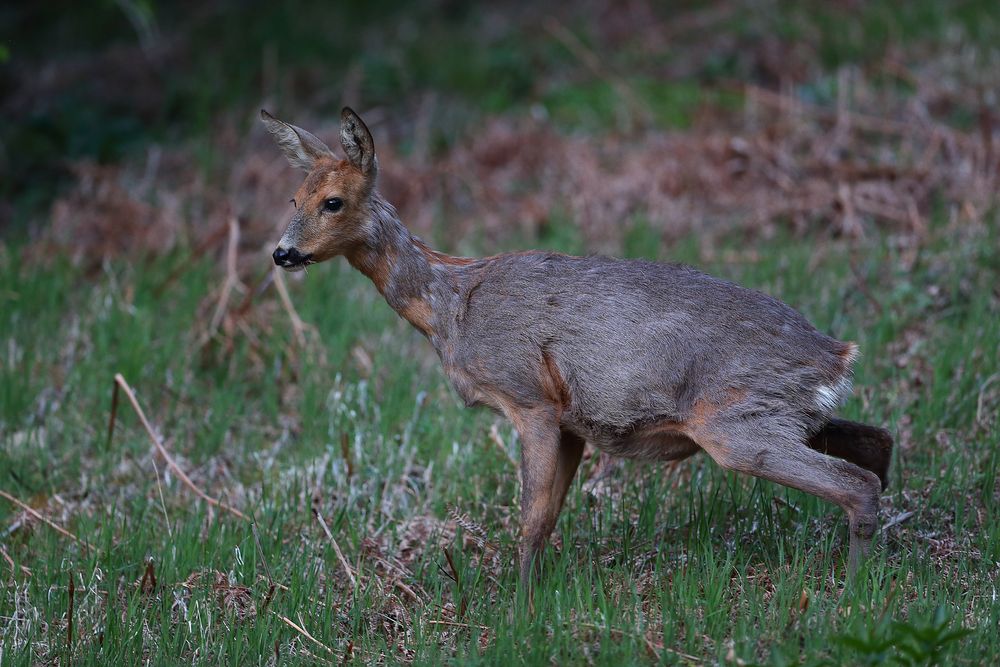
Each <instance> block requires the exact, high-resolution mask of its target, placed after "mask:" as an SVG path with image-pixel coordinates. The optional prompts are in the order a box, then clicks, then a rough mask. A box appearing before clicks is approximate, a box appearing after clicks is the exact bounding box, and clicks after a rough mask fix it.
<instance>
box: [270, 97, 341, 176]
mask: <svg viewBox="0 0 1000 667" xmlns="http://www.w3.org/2000/svg"><path fill="white" fill-rule="evenodd" d="M260 119H261V120H262V121H263V122H264V127H266V128H267V131H268V132H270V133H271V134H272V135H273V136H274V138H275V141H277V142H278V147H279V148H281V151H282V152H283V153H284V154H285V157H286V158H287V159H288V163H289V164H290V165H292V166H293V167H296V168H297V169H304V170H305V171H309V170H311V169H312V168H313V166H314V165H315V164H316V162H317V161H318V160H320V159H322V158H324V157H326V158H332V157H333V151H331V150H330V148H329V147H328V146H327V145H326V144H324V143H323V141H322V140H320V139H319V137H317V136H316V135H314V134H312V133H310V132H307V131H305V130H303V129H302V128H301V127H296V126H295V125H290V124H288V123H286V122H284V121H282V120H278V119H277V118H275V117H274V116H272V115H271V114H269V113H268V112H267V111H265V110H263V109H261V110H260Z"/></svg>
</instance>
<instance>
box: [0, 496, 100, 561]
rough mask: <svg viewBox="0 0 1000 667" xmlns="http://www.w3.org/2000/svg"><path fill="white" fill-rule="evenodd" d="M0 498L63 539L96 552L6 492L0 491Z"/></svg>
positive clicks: (88, 543)
mask: <svg viewBox="0 0 1000 667" xmlns="http://www.w3.org/2000/svg"><path fill="white" fill-rule="evenodd" d="M0 496H3V497H4V498H6V499H7V500H9V501H10V502H12V503H14V504H15V505H17V506H18V507H20V508H21V509H23V510H24V511H25V512H27V513H28V514H30V515H31V516H33V517H35V518H36V519H38V520H39V521H41V522H43V523H45V524H48V526H49V527H50V528H52V529H53V530H55V531H56V532H57V533H59V534H60V535H62V536H64V537H68V538H69V539H71V540H73V541H74V542H76V543H78V544H82V545H83V546H84V547H86V548H87V549H94V550H95V551H96V550H97V549H96V548H95V547H94V545H92V544H91V543H90V542H87V541H86V540H81V539H80V538H79V537H77V536H76V535H74V534H73V533H71V532H69V531H68V530H66V529H65V528H63V527H62V526H60V525H59V524H57V523H55V522H54V521H51V520H49V519H46V518H45V517H44V516H42V515H41V514H39V513H38V512H36V511H35V510H34V509H32V508H31V507H29V506H28V505H26V504H24V503H22V502H21V501H20V500H18V499H17V498H15V497H14V496H12V495H10V494H9V493H7V492H6V491H3V490H0Z"/></svg>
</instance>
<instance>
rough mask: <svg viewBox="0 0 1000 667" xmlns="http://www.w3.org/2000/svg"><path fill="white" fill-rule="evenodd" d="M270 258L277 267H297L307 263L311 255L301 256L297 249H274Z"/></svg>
mask: <svg viewBox="0 0 1000 667" xmlns="http://www.w3.org/2000/svg"><path fill="white" fill-rule="evenodd" d="M271 257H273V258H274V263H275V264H277V265H278V266H298V265H299V264H305V263H306V262H307V261H309V259H310V258H311V257H312V255H303V254H302V253H301V252H299V250H298V248H276V249H275V251H274V252H272V253H271Z"/></svg>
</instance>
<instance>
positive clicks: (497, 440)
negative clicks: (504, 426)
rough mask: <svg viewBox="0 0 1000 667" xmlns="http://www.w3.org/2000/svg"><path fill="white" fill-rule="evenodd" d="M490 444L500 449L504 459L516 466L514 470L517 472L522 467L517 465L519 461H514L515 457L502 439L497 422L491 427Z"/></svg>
mask: <svg viewBox="0 0 1000 667" xmlns="http://www.w3.org/2000/svg"><path fill="white" fill-rule="evenodd" d="M490 442H492V443H493V444H494V445H496V446H497V447H499V448H500V451H501V452H503V456H504V458H505V459H507V460H508V461H510V464H511V465H512V466H514V470H517V469H518V468H519V467H520V466H518V465H517V461H515V460H514V457H513V456H511V454H510V451H509V450H508V449H507V445H506V444H505V443H504V441H503V438H501V437H500V429H498V428H497V424H496V422H493V424H491V425H490Z"/></svg>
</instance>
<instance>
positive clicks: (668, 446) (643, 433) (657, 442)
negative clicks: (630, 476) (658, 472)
mask: <svg viewBox="0 0 1000 667" xmlns="http://www.w3.org/2000/svg"><path fill="white" fill-rule="evenodd" d="M594 444H595V445H596V446H597V447H598V448H600V449H601V450H603V451H605V452H607V453H609V454H612V455H614V456H621V457H623V458H627V459H643V460H647V461H679V460H680V459H686V458H687V457H689V456H691V455H692V454H694V453H695V452H697V451H698V450H699V449H701V448H700V447H699V446H698V443H696V442H695V441H694V440H692V439H691V438H689V437H688V436H686V435H684V434H683V433H681V432H679V431H677V430H674V429H673V428H671V427H664V426H659V425H654V426H650V427H647V428H643V429H640V430H637V431H635V432H633V433H629V434H628V435H625V436H621V435H619V436H617V437H614V438H610V439H607V440H603V439H601V438H596V439H595V441H594Z"/></svg>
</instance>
